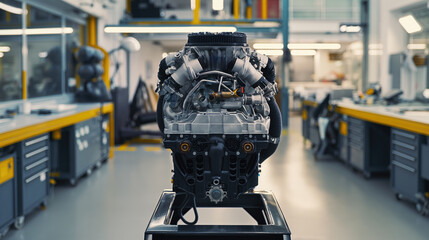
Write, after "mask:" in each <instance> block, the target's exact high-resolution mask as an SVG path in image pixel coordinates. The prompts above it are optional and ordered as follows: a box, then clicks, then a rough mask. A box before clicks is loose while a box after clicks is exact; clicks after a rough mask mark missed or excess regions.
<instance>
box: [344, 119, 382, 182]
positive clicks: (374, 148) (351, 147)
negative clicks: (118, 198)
mask: <svg viewBox="0 0 429 240" xmlns="http://www.w3.org/2000/svg"><path fill="white" fill-rule="evenodd" d="M347 123H348V138H347V140H348V159H349V163H350V165H351V166H352V167H353V168H355V169H357V170H359V171H362V172H363V173H364V175H365V177H370V176H371V174H372V173H374V172H387V171H388V166H389V160H390V128H389V127H386V126H382V125H378V124H375V123H370V122H366V121H363V120H360V119H356V118H352V117H349V118H348V122H347Z"/></svg>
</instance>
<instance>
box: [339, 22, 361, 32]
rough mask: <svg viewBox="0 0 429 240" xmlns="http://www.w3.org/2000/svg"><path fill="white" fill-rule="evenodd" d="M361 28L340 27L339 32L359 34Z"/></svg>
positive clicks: (354, 26) (352, 26) (351, 26)
mask: <svg viewBox="0 0 429 240" xmlns="http://www.w3.org/2000/svg"><path fill="white" fill-rule="evenodd" d="M360 30H361V27H360V26H358V25H346V24H344V25H341V26H340V32H342V33H358V32H360Z"/></svg>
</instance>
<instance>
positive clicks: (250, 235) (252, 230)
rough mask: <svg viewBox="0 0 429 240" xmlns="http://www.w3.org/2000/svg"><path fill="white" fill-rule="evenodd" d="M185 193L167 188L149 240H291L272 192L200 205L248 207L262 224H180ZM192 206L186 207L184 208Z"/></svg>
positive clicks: (147, 236)
mask: <svg viewBox="0 0 429 240" xmlns="http://www.w3.org/2000/svg"><path fill="white" fill-rule="evenodd" d="M180 197H182V195H179V196H177V198H176V193H175V192H173V191H171V190H165V191H164V192H163V193H162V195H161V198H160V199H159V202H158V205H157V206H156V208H155V211H154V213H153V215H152V217H151V219H150V221H149V224H148V226H147V229H146V231H145V234H144V239H145V240H160V239H162V240H172V239H174V240H179V239H187V240H196V239H204V240H212V239H220V238H222V240H229V239H243V240H244V239H246V240H252V239H264V240H271V239H272V240H274V239H275V240H277V239H278V240H290V239H291V237H290V235H291V232H290V230H289V227H288V225H287V223H286V220H285V218H284V216H283V213H282V211H281V209H280V206H279V204H278V203H277V200H276V198H275V197H274V195H273V194H272V193H271V192H268V191H255V192H251V193H246V194H242V195H240V196H239V198H238V199H233V200H231V199H230V200H227V201H223V202H219V203H218V204H213V203H210V202H199V203H197V207H206V208H207V207H236V208H244V210H245V211H246V212H247V213H249V214H250V215H251V216H252V217H253V218H254V219H255V220H256V222H257V223H258V225H177V222H178V221H179V218H180V217H179V215H178V208H179V205H180V204H181V201H180V200H182V199H180ZM189 209H191V207H190V206H186V207H185V209H183V210H189Z"/></svg>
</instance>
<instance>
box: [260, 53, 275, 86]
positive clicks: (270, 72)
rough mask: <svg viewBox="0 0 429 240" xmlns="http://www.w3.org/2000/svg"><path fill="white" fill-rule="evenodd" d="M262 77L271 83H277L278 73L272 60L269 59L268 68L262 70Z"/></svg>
mask: <svg viewBox="0 0 429 240" xmlns="http://www.w3.org/2000/svg"><path fill="white" fill-rule="evenodd" d="M261 70H262V75H263V76H264V77H265V78H266V79H267V80H268V81H269V82H271V83H274V82H275V81H276V71H275V69H274V63H273V61H271V58H268V62H267V66H265V68H262V69H261Z"/></svg>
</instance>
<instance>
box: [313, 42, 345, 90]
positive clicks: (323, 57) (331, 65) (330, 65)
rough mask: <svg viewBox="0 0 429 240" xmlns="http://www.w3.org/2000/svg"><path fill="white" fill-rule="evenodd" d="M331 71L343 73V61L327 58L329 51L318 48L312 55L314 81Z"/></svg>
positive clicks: (318, 80)
mask: <svg viewBox="0 0 429 240" xmlns="http://www.w3.org/2000/svg"><path fill="white" fill-rule="evenodd" d="M333 72H336V73H343V74H344V65H343V62H342V61H331V60H329V51H327V50H318V51H317V54H316V56H314V81H316V82H320V81H321V80H322V79H324V78H326V77H327V76H328V75H330V74H332V73H333Z"/></svg>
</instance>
